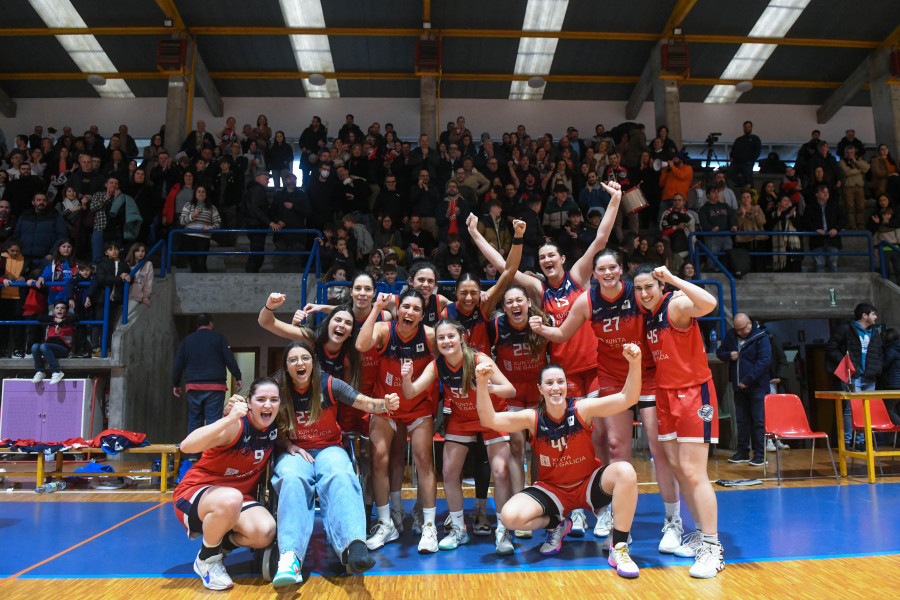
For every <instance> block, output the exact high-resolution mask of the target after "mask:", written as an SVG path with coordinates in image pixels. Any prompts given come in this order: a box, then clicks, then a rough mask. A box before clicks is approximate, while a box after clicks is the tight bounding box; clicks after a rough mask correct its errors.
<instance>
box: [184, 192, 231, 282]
mask: <svg viewBox="0 0 900 600" xmlns="http://www.w3.org/2000/svg"><path fill="white" fill-rule="evenodd" d="M208 195H209V194H208V193H207V190H206V188H205V187H203V186H202V185H201V186H197V187H196V188H195V189H194V197H193V198H192V199H191V201H190V202H188V203H187V204H185V205H184V207H183V208H182V209H181V213H180V223H181V228H182V229H190V230H191V231H192V232H194V233H187V234H185V235H184V236H183V237H182V238H181V240H182V243H181V249H182V250H185V251H187V252H203V253H204V254H195V255H190V256H188V263H189V264H190V266H191V273H208V272H209V270H208V269H207V267H206V254H205V253H206V252H209V246H210V241H211V239H212V234H210V233H209V232H210V231H212V230H214V229H221V227H222V218H221V217H220V216H219V211H218V209H216V207H215V205H213V204H211V203H210V202H209V198H208Z"/></svg>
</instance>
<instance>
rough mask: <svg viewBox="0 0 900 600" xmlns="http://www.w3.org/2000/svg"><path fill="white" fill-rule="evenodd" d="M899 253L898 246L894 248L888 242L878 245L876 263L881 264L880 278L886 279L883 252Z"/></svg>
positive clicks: (885, 264)
mask: <svg viewBox="0 0 900 600" xmlns="http://www.w3.org/2000/svg"><path fill="white" fill-rule="evenodd" d="M885 250H888V251H890V252H900V246H896V245H894V244H892V243H890V242H886V241H881V242H879V243H878V262H879V263H881V277H882V279H888V272H887V262H886V261H885V260H884V251H885ZM898 275H900V274H898Z"/></svg>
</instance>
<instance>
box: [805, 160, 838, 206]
mask: <svg viewBox="0 0 900 600" xmlns="http://www.w3.org/2000/svg"><path fill="white" fill-rule="evenodd" d="M819 184H824V185H827V186H828V192H829V194H830V197H831V199H833V200H835V201H837V200H838V199H839V198H840V190H839V189H838V188H837V187H835V185H834V184H833V183H831V182H829V181H828V179H827V178H826V177H825V168H824V167H821V166H819V167H816V168H815V170H814V171H813V174H812V177H810V178H809V182H808V183H807V185H806V187H805V188H804V191H803V193H804V195H805V196H806V197H805V198H804V201H803V204H804V207H805V206H809V205H811V204H815V202H816V188H818V187H819ZM803 213H804V214H805V213H806V209H805V208H804V209H803ZM845 214H846V213H845Z"/></svg>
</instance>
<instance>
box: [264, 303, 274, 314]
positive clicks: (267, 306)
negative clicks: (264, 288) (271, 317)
mask: <svg viewBox="0 0 900 600" xmlns="http://www.w3.org/2000/svg"><path fill="white" fill-rule="evenodd" d="M263 308H264V309H266V310H269V311H272V312H275V309H274V308H269V305H268V304H266V305H265V306H263Z"/></svg>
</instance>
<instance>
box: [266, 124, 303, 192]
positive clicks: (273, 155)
mask: <svg viewBox="0 0 900 600" xmlns="http://www.w3.org/2000/svg"><path fill="white" fill-rule="evenodd" d="M268 157H269V159H268V160H269V167H270V168H271V169H272V177H273V178H274V179H275V186H276V187H278V186H280V185H282V184H281V182H282V180H283V179H284V178H286V177H287V176H288V174H290V173H291V171H292V170H293V168H294V149H293V147H292V146H291V143H290V142H288V141H287V140H286V139H285V137H284V132H283V131H276V132H275V141H273V142H272V145H271V146H270V147H269V152H268ZM296 183H297V178H296V176H295V177H294V185H296Z"/></svg>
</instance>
